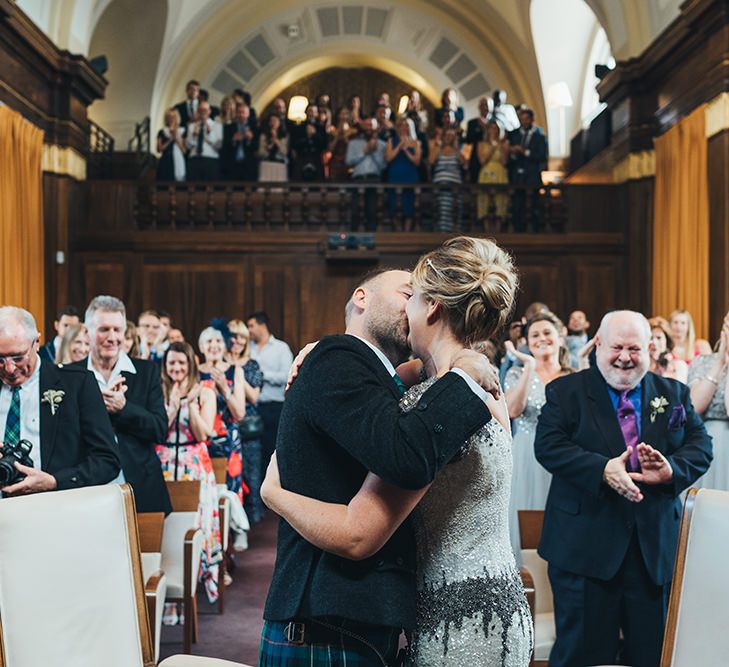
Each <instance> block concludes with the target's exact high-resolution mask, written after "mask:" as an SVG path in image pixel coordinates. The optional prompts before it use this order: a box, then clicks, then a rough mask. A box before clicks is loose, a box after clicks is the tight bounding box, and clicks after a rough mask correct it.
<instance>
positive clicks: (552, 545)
mask: <svg viewBox="0 0 729 667" xmlns="http://www.w3.org/2000/svg"><path fill="white" fill-rule="evenodd" d="M650 337H651V333H650V327H649V325H648V321H647V320H646V319H645V317H643V315H641V314H640V313H635V312H632V311H616V312H612V313H608V314H607V315H606V316H605V317H604V318H603V321H602V323H601V324H600V329H599V331H598V334H597V343H596V346H597V347H596V355H597V365H596V367H593V368H589V369H588V370H585V371H582V372H581V373H575V374H573V375H569V376H566V377H562V378H559V379H557V380H554V381H553V382H551V383H550V384H549V385H548V386H547V391H546V396H547V403H546V404H545V406H544V407H543V408H542V412H541V415H540V417H539V423H538V426H537V433H536V440H535V443H534V449H535V453H536V457H537V460H538V461H539V462H540V463H541V464H542V465H543V466H544V467H545V468H546V469H547V470H548V471H549V472H551V473H552V476H553V478H552V484H551V487H550V490H549V497H548V499H547V507H546V510H545V515H544V528H543V530H542V540H541V543H540V545H539V554H540V555H541V556H542V558H544V559H545V560H546V561H547V562H548V563H549V580H550V583H551V584H552V592H553V596H554V612H555V623H556V626H557V639H556V641H555V644H554V646H553V648H552V653H551V655H550V657H549V664H550V667H568V666H569V667H580V666H582V665H585V666H586V665H597V664H604V663H608V664H611V663H614V662H615V661H616V659H617V658H618V657H620V659H621V662H622V664H628V665H632V666H633V667H658V665H659V662H660V657H661V644H662V641H663V631H664V626H665V619H666V611H667V605H668V594H669V589H670V583H671V576H672V574H673V561H674V556H675V553H676V546H677V543H678V531H679V518H680V516H681V502H680V499H679V494H680V493H681V492H682V491H683V490H684V489H686V488H688V487H689V486H690V485H691V484H692V483H693V482H695V481H696V480H697V479H698V478H699V477H701V475H703V474H704V472H705V471H706V470H707V469H708V467H709V464H710V463H711V459H712V449H711V438H710V437H709V436H708V435H707V434H706V431H705V429H704V426H703V424H702V422H701V419H700V418H699V417H698V416H697V414H696V413H695V412H694V409H693V406H692V405H691V399H690V396H689V389H688V387H687V386H686V385H684V384H681V383H680V382H677V381H675V380H669V379H667V378H662V377H660V376H658V375H655V374H653V373H649V372H648V366H649V341H650ZM621 630H622V633H623V641H622V646H621V642H620V632H621Z"/></svg>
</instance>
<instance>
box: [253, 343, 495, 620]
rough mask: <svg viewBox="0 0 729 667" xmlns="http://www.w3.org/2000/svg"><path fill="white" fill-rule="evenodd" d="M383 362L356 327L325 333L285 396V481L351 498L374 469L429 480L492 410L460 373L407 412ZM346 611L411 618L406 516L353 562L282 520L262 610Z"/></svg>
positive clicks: (271, 613)
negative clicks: (348, 332) (350, 332)
mask: <svg viewBox="0 0 729 667" xmlns="http://www.w3.org/2000/svg"><path fill="white" fill-rule="evenodd" d="M399 399H400V393H399V391H398V389H397V387H396V385H395V382H394V380H393V379H392V378H391V377H390V376H389V375H388V373H387V371H386V369H385V367H384V366H383V364H382V362H381V361H380V360H379V359H378V358H377V356H376V355H375V353H374V352H373V351H372V350H371V349H370V348H369V347H368V346H367V345H366V344H365V343H363V342H362V341H361V340H359V339H358V338H355V337H354V336H331V337H329V338H325V339H323V340H322V341H321V342H320V343H319V344H318V345H317V346H316V348H315V349H314V350H313V351H312V352H311V353H310V354H309V356H308V357H307V358H306V360H305V361H304V364H303V365H302V367H301V372H300V374H299V376H298V378H297V379H296V382H294V384H293V386H292V388H291V390H290V391H289V393H288V395H287V397H286V401H285V402H284V406H283V411H282V414H281V421H280V423H279V430H278V439H277V443H276V446H277V451H278V464H279V468H280V472H281V482H282V485H283V487H284V488H286V489H289V490H291V491H295V492H298V493H303V494H305V495H307V496H310V497H314V498H319V499H321V500H324V501H328V502H334V503H348V502H349V501H350V500H351V499H352V497H353V496H354V495H355V494H356V493H357V491H358V490H359V489H360V487H361V485H362V483H363V481H364V479H365V476H366V475H367V472H368V471H372V472H374V473H375V474H377V475H379V476H380V477H382V478H383V479H384V480H386V481H387V482H389V483H392V484H395V485H397V486H401V487H405V488H411V489H417V488H422V487H424V486H426V485H427V484H428V483H430V482H431V481H432V480H433V478H434V477H435V474H436V472H437V471H438V470H439V469H440V468H442V467H443V466H444V465H445V464H446V463H447V462H448V461H449V460H451V458H453V456H454V454H455V453H456V452H457V451H458V450H459V448H460V447H461V446H462V445H463V443H464V442H465V441H466V439H467V438H468V437H469V436H470V435H471V434H473V433H474V432H475V431H476V430H478V429H479V428H481V427H482V426H483V425H484V424H485V423H486V422H487V421H488V420H489V419H490V414H489V412H488V410H487V409H486V407H485V406H484V404H483V402H482V401H481V400H480V399H479V398H478V397H477V396H476V395H475V394H474V393H473V392H472V391H471V390H470V389H469V388H468V385H467V384H466V382H465V381H464V380H463V379H462V378H460V377H459V376H458V375H456V374H455V373H448V374H446V375H445V377H444V378H442V379H441V380H439V381H438V382H436V383H435V384H434V385H433V386H432V387H431V388H429V389H428V391H427V392H425V394H424V395H423V397H422V398H421V400H420V402H419V404H418V407H417V409H415V410H412V411H410V412H408V413H402V412H400V410H399V407H398V401H399ZM329 615H331V616H340V617H344V618H348V619H352V620H355V621H360V622H366V623H373V624H378V625H388V626H393V627H413V625H414V622H415V542H414V537H413V534H412V529H411V527H410V525H409V523H408V522H405V523H404V524H403V525H401V526H400V527H399V528H398V529H397V531H396V532H395V534H394V535H393V536H392V538H391V539H390V540H389V541H388V542H387V544H385V546H384V547H383V548H382V549H381V550H380V551H379V552H378V553H377V554H375V555H374V556H372V557H371V558H368V559H364V560H362V561H358V562H354V561H350V560H347V559H345V558H341V557H338V556H335V555H332V554H329V553H325V552H323V551H321V550H320V549H317V548H316V547H314V546H313V545H312V544H310V543H309V542H307V541H306V540H304V539H303V538H302V537H301V536H300V535H299V534H298V533H296V532H295V531H294V530H293V528H292V527H291V526H290V525H289V524H288V523H286V522H285V521H283V520H281V522H280V524H279V532H278V545H277V555H276V567H275V570H274V575H273V580H272V582H271V587H270V589H269V593H268V600H267V602H266V609H265V612H264V618H266V619H268V620H289V619H294V618H307V617H315V616H329Z"/></svg>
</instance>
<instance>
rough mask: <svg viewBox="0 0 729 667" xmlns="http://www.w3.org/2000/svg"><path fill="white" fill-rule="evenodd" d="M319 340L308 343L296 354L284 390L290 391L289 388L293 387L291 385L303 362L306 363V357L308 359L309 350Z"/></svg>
mask: <svg viewBox="0 0 729 667" xmlns="http://www.w3.org/2000/svg"><path fill="white" fill-rule="evenodd" d="M318 342H319V341H316V342H315V343H308V344H307V345H305V346H304V347H303V348H302V349H301V351H300V352H299V353H298V354H297V355H296V359H294V362H293V363H292V364H291V368H290V369H289V377H288V379H287V380H286V389H285V390H284V391H285V392H288V390H289V389H291V385H292V384H293V383H294V380H295V379H296V378H297V376H298V375H299V368H301V364H303V363H304V359H306V357H307V356H308V354H309V352H311V351H312V350H313V349H314V348H315V347H316V346H317V343H318Z"/></svg>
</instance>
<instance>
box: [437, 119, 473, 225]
mask: <svg viewBox="0 0 729 667" xmlns="http://www.w3.org/2000/svg"><path fill="white" fill-rule="evenodd" d="M442 136H443V140H442V141H437V140H436V141H435V142H434V146H433V151H432V152H431V153H430V158H429V159H430V164H431V170H432V174H433V183H436V184H439V185H447V186H459V185H461V182H462V178H463V177H462V167H463V165H464V163H465V158H464V157H463V153H461V151H460V150H459V149H458V135H457V134H456V131H455V130H454V129H453V128H452V127H449V128H448V129H446V130H443V131H442ZM436 199H437V202H438V220H437V223H436V228H437V229H438V231H440V232H451V231H453V229H454V228H455V226H456V224H457V223H459V222H460V217H461V205H462V200H461V193H460V188H456V193H455V194H454V192H453V190H452V189H451V187H448V188H444V189H439V190H438V192H437V194H436Z"/></svg>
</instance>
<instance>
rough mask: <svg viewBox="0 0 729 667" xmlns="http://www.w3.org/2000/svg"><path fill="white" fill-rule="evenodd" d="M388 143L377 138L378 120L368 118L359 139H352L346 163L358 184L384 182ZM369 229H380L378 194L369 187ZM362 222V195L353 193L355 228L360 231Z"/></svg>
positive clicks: (366, 199) (366, 201) (366, 196)
mask: <svg viewBox="0 0 729 667" xmlns="http://www.w3.org/2000/svg"><path fill="white" fill-rule="evenodd" d="M386 147H387V144H386V143H385V142H384V141H382V140H380V139H378V138H377V137H376V135H375V121H374V120H373V119H372V118H367V119H365V120H363V121H362V123H361V124H360V133H359V135H358V136H356V137H353V138H352V139H350V140H349V145H348V146H347V157H346V158H345V163H346V165H347V166H348V167H350V168H351V169H352V180H353V181H354V182H355V183H380V182H381V181H382V172H383V171H384V170H385V166H386V164H387V163H386V161H385V148H386ZM364 214H365V229H367V230H368V231H373V230H374V229H375V228H376V226H377V220H376V215H377V193H376V192H375V190H374V189H371V188H366V189H365V192H364ZM358 220H359V192H358V191H357V190H355V191H354V192H353V193H352V222H351V227H352V229H357V226H358Z"/></svg>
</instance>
